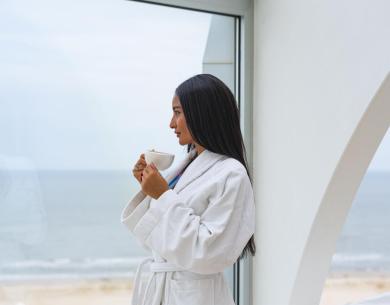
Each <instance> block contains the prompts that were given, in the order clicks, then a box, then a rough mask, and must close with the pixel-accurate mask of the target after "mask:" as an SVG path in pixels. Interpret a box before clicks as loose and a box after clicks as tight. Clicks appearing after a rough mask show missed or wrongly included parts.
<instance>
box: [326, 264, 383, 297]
mask: <svg viewBox="0 0 390 305" xmlns="http://www.w3.org/2000/svg"><path fill="white" fill-rule="evenodd" d="M385 292H390V273H389V272H362V271H353V272H349V271H348V272H331V273H330V274H329V275H328V278H327V279H326V281H325V284H324V288H323V291H322V295H321V302H320V305H345V304H353V303H357V302H359V301H363V300H365V299H367V298H371V297H374V296H377V295H380V294H382V293H385Z"/></svg>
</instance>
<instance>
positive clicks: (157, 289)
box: [131, 257, 186, 305]
mask: <svg viewBox="0 0 390 305" xmlns="http://www.w3.org/2000/svg"><path fill="white" fill-rule="evenodd" d="M147 266H149V271H150V275H149V279H148V281H147V284H146V286H145V289H143V286H141V280H142V279H141V276H142V273H143V271H144V269H145V267H147ZM184 270H186V269H184V268H181V267H179V266H177V265H175V264H172V263H168V262H155V261H154V258H153V257H147V258H145V259H144V260H142V261H141V263H140V264H139V265H138V268H137V271H136V273H135V278H134V291H133V299H132V302H131V304H132V305H161V302H162V299H163V297H164V295H167V293H168V292H169V282H170V279H171V277H172V272H174V271H184ZM165 273H167V277H165ZM164 284H165V285H164Z"/></svg>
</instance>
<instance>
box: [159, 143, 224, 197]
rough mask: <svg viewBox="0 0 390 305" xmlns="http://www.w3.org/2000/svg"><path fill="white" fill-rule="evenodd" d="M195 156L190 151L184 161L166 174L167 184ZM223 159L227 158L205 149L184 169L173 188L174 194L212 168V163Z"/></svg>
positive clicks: (192, 151) (194, 152)
mask: <svg viewBox="0 0 390 305" xmlns="http://www.w3.org/2000/svg"><path fill="white" fill-rule="evenodd" d="M195 155H196V150H195V149H192V150H191V151H190V152H189V153H188V154H187V156H186V157H185V158H184V160H183V161H181V162H180V164H179V165H178V166H177V167H175V168H174V169H173V170H172V171H171V172H169V173H168V174H167V176H166V177H165V179H166V180H167V181H168V182H169V181H171V180H172V179H173V178H174V177H176V175H177V174H178V173H179V172H180V171H181V170H182V169H183V168H184V167H185V166H186V165H187V164H188V163H189V162H190V161H191V159H193V158H194V156H195ZM224 158H227V157H226V156H224V155H220V154H217V153H213V152H211V151H209V150H207V149H205V150H204V151H203V152H201V153H200V154H199V155H198V156H197V157H196V158H195V160H193V161H192V162H191V164H190V165H189V166H188V167H187V168H186V170H185V171H184V173H183V175H182V176H181V177H180V179H179V181H178V182H177V184H176V186H175V192H176V193H179V192H180V191H181V190H182V189H183V188H185V187H186V186H187V185H188V184H190V183H191V182H192V181H194V180H195V179H196V178H198V177H199V176H201V175H202V174H203V173H204V172H205V171H207V170H208V169H209V168H210V167H211V166H213V164H214V163H216V162H217V161H219V160H221V159H224Z"/></svg>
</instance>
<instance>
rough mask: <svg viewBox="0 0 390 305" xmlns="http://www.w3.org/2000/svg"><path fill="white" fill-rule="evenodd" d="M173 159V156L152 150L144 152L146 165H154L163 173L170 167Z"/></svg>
mask: <svg viewBox="0 0 390 305" xmlns="http://www.w3.org/2000/svg"><path fill="white" fill-rule="evenodd" d="M174 159H175V155H172V154H169V153H164V152H159V151H155V150H153V149H148V150H147V151H145V161H146V164H150V163H152V162H153V163H154V165H156V167H157V169H158V170H160V171H163V170H165V169H167V168H168V167H170V166H171V165H172V163H173V160H174Z"/></svg>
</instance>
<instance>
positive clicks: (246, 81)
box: [130, 0, 254, 305]
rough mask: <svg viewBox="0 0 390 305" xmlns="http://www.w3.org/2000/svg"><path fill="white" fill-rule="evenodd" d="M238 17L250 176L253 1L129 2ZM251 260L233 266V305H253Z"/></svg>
mask: <svg viewBox="0 0 390 305" xmlns="http://www.w3.org/2000/svg"><path fill="white" fill-rule="evenodd" d="M130 1H137V2H145V3H150V4H159V5H165V6H170V7H176V8H181V9H190V10H195V11H203V12H207V13H213V14H222V15H227V16H232V17H238V22H237V23H236V27H237V28H236V33H237V34H238V35H237V38H238V39H236V48H237V49H236V52H235V54H236V56H237V58H236V63H237V69H236V76H235V79H236V88H235V91H236V92H237V99H238V105H239V109H240V120H241V129H242V133H243V137H244V142H245V147H246V150H247V158H248V163H249V164H248V165H249V170H250V172H251V173H253V141H252V139H253V117H252V113H253V111H252V109H253V28H254V27H253V0H151V1H149V0H130ZM252 267H253V259H252V258H251V257H249V258H246V259H245V260H242V261H241V262H240V263H239V264H235V266H234V275H233V277H234V279H233V282H234V289H233V295H234V299H235V301H236V304H237V305H252V304H253V293H252V291H253V273H252V270H253V268H252Z"/></svg>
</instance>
